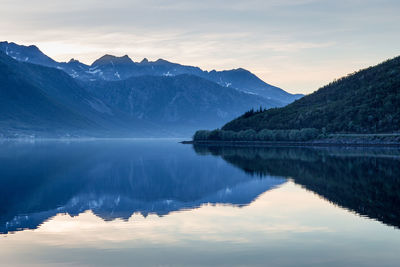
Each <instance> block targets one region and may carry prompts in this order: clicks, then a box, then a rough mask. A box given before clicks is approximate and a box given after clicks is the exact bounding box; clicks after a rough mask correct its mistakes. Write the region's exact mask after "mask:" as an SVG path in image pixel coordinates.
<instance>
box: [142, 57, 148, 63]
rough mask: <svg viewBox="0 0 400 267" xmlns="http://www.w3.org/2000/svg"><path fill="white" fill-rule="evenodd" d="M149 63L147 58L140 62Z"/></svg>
mask: <svg viewBox="0 0 400 267" xmlns="http://www.w3.org/2000/svg"><path fill="white" fill-rule="evenodd" d="M147 63H149V60H148V59H147V58H144V59H143V60H142V61H140V64H147Z"/></svg>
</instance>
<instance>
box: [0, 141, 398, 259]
mask: <svg viewBox="0 0 400 267" xmlns="http://www.w3.org/2000/svg"><path fill="white" fill-rule="evenodd" d="M399 227H400V152H399V151H398V150H395V149H365V148H364V149H360V148H359V149H356V148H352V149H345V148H336V149H332V148H330V149H322V148H320V149H311V148H258V149H256V148H221V147H193V146H190V145H181V144H178V143H177V140H158V141H154V140H153V141H150V140H147V141H146V140H125V141H122V140H120V141H117V140H115V141H87V142H76V141H75V142H54V141H53V142H35V143H26V142H25V143H24V142H19V143H15V142H3V143H1V144H0V257H1V259H0V265H1V266H32V265H34V266H55V265H59V266H399V264H400V230H399Z"/></svg>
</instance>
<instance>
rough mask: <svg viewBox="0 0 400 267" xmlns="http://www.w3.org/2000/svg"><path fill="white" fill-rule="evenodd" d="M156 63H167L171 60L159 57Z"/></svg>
mask: <svg viewBox="0 0 400 267" xmlns="http://www.w3.org/2000/svg"><path fill="white" fill-rule="evenodd" d="M155 63H158V64H167V63H171V62H169V61H167V60H165V59H162V58H159V59H157V60H156V61H155Z"/></svg>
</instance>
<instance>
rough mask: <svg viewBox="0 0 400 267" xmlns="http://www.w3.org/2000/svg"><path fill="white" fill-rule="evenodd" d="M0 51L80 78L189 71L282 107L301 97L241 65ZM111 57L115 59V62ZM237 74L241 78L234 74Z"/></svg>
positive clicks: (16, 48)
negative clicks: (62, 58)
mask: <svg viewBox="0 0 400 267" xmlns="http://www.w3.org/2000/svg"><path fill="white" fill-rule="evenodd" d="M0 50H2V51H3V52H5V51H7V52H8V53H11V52H12V53H13V55H14V57H15V59H16V60H19V61H23V60H25V59H26V58H28V59H27V61H28V62H31V63H34V64H40V65H45V66H51V67H56V68H58V69H61V70H63V71H65V72H66V73H68V74H69V75H70V76H71V77H73V78H74V79H79V80H83V81H96V80H110V81H112V80H124V79H127V78H129V77H132V76H143V75H153V76H176V75H179V74H192V75H196V76H199V77H202V78H204V79H207V80H210V81H213V82H215V83H217V84H219V85H221V86H224V87H233V88H235V89H237V90H239V91H243V92H247V93H252V94H257V95H260V96H262V97H264V98H266V99H271V100H274V101H276V102H279V105H278V106H284V105H286V104H288V103H290V102H292V101H294V100H296V99H298V98H300V97H302V95H300V94H294V95H293V94H290V93H288V92H286V91H284V90H282V89H280V88H278V87H276V86H273V85H270V84H268V83H265V82H264V81H262V80H261V79H259V78H258V77H257V76H256V75H254V74H253V73H251V72H250V71H248V70H245V69H242V68H237V69H232V70H225V71H216V70H212V71H205V70H202V69H200V68H199V67H194V66H186V65H181V64H178V63H172V62H169V61H167V60H165V59H158V60H156V61H149V60H147V59H146V58H145V59H143V60H142V61H141V62H134V61H133V60H132V59H130V58H129V56H127V55H125V56H122V57H116V56H112V55H108V54H106V55H104V56H102V57H100V58H99V59H97V60H95V61H94V62H93V63H92V64H91V65H86V64H83V63H81V62H79V61H78V62H76V60H74V61H72V62H71V61H70V62H56V61H54V60H52V59H51V58H49V57H48V56H46V55H45V54H44V53H43V52H41V51H40V49H38V48H37V47H35V48H34V49H33V48H32V47H31V46H20V45H17V44H15V43H8V42H0ZM32 50H34V51H32ZM32 53H35V57H34V60H32V59H31V57H28V56H25V55H27V54H32ZM16 55H17V56H16ZM112 60H114V61H116V62H115V63H114V62H113V61H112ZM100 62H104V63H107V62H108V63H110V62H113V64H104V65H101V66H100V65H99V64H98V63H100ZM237 75H239V76H240V77H236V76H237Z"/></svg>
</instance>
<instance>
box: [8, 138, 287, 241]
mask: <svg viewBox="0 0 400 267" xmlns="http://www.w3.org/2000/svg"><path fill="white" fill-rule="evenodd" d="M1 148H2V149H1V151H0V203H1V204H0V233H8V232H13V231H17V230H23V229H35V228H37V227H38V226H39V225H41V224H42V223H43V222H45V221H46V220H48V219H49V218H52V217H54V216H55V215H57V214H60V213H67V214H69V215H71V216H76V215H79V214H81V213H83V212H85V211H87V210H90V211H92V212H93V213H94V214H96V215H97V216H99V217H101V218H102V219H103V220H106V221H107V220H114V219H116V218H121V219H124V220H127V219H128V218H130V217H131V216H132V214H134V213H140V214H142V215H143V216H147V215H148V214H157V215H159V216H162V215H165V214H168V213H170V212H171V211H177V210H182V209H193V208H197V207H199V206H201V205H203V204H204V203H211V204H229V205H235V206H239V207H240V206H244V205H248V204H249V203H251V202H252V201H253V200H254V199H255V198H257V197H258V196H259V195H260V194H261V193H263V192H265V191H267V190H269V189H271V188H274V187H276V186H278V185H280V184H282V183H284V182H285V181H286V179H284V178H282V177H271V176H263V177H256V176H249V175H246V174H245V173H243V172H242V171H241V170H239V169H236V168H232V167H230V166H228V165H227V164H225V163H224V162H223V161H222V160H217V159H215V158H207V157H198V156H196V154H195V153H193V151H192V149H191V147H190V146H182V145H177V144H176V141H174V142H166V141H158V142H157V141H151V142H150V141H149V142H143V141H140V142H139V141H137V142H135V141H132V142H126V141H121V142H116V141H114V142H104V141H102V142H96V141H94V142H84V143H81V142H72V143H59V142H50V143H49V142H43V143H33V144H26V143H23V144H18V143H6V144H2V146H1Z"/></svg>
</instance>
